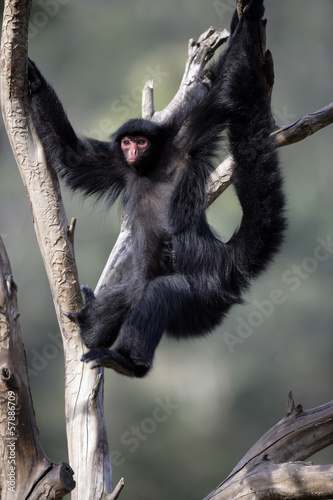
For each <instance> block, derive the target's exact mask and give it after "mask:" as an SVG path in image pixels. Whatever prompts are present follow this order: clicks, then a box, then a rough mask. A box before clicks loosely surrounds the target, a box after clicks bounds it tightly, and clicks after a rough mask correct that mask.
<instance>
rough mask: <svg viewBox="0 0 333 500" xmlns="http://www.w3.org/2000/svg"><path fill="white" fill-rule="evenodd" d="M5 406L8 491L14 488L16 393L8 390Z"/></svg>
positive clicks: (12, 490)
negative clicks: (6, 405)
mask: <svg viewBox="0 0 333 500" xmlns="http://www.w3.org/2000/svg"><path fill="white" fill-rule="evenodd" d="M7 404H8V407H7V434H6V436H5V449H6V453H7V464H8V468H7V470H6V486H7V489H8V491H11V492H13V493H15V490H16V442H17V432H16V423H17V422H16V394H15V392H14V391H8V402H7Z"/></svg>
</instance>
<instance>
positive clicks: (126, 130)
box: [112, 118, 163, 174]
mask: <svg viewBox="0 0 333 500" xmlns="http://www.w3.org/2000/svg"><path fill="white" fill-rule="evenodd" d="M162 136H163V129H162V127H161V126H159V125H157V124H156V123H153V122H151V121H149V120H144V119H142V118H138V119H134V120H129V121H127V122H126V123H124V125H122V126H121V127H120V128H119V129H118V130H117V131H116V132H115V133H114V134H113V136H112V140H113V142H114V143H117V144H119V147H120V150H121V154H122V155H123V157H124V159H125V161H126V162H127V163H128V165H129V166H130V167H131V168H132V169H133V170H135V171H136V172H137V173H139V174H143V173H144V172H146V171H147V170H149V169H150V168H152V167H153V166H154V163H155V162H156V160H157V159H158V154H159V151H160V149H161V145H162V140H163V139H162Z"/></svg>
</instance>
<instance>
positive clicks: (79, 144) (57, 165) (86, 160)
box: [28, 59, 126, 203]
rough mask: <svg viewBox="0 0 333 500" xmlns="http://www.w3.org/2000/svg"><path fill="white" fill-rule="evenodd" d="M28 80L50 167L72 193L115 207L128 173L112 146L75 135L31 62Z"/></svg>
mask: <svg viewBox="0 0 333 500" xmlns="http://www.w3.org/2000/svg"><path fill="white" fill-rule="evenodd" d="M28 78H29V88H30V105H31V112H32V116H33V121H34V125H35V128H36V131H37V133H38V136H39V138H40V139H41V141H42V144H43V147H44V150H45V154H46V158H47V161H48V164H49V165H50V166H51V168H54V170H55V171H56V172H57V173H58V174H59V175H60V176H61V177H62V178H63V179H64V180H65V182H66V184H67V185H68V186H69V187H70V188H71V189H74V190H76V189H80V190H82V191H83V192H84V193H85V194H87V195H90V194H98V196H99V197H103V196H107V198H108V200H109V201H110V203H113V202H114V201H115V199H116V198H117V197H118V195H119V194H120V192H121V190H122V189H123V188H124V185H125V182H126V169H125V168H124V166H123V164H122V162H121V160H120V159H119V158H118V157H117V153H116V152H115V151H114V150H113V149H112V146H111V143H109V142H102V141H97V140H94V139H89V138H79V137H78V136H77V135H76V133H75V132H74V130H73V127H72V126H71V124H70V122H69V120H68V118H67V116H66V113H65V111H64V109H63V106H62V104H61V102H60V100H59V99H58V97H57V95H56V93H55V91H54V89H53V88H52V87H51V85H49V84H48V83H47V81H46V80H45V78H44V77H43V75H42V74H41V72H40V71H39V69H38V68H37V66H36V65H35V63H33V62H32V61H31V60H30V59H29V61H28Z"/></svg>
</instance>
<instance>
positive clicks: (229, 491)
mask: <svg viewBox="0 0 333 500" xmlns="http://www.w3.org/2000/svg"><path fill="white" fill-rule="evenodd" d="M332 443H333V401H331V402H330V403H327V404H325V405H322V406H318V407H316V408H313V409H311V410H307V411H303V408H302V406H300V405H299V406H297V407H295V405H294V402H293V399H292V395H291V393H290V394H289V401H288V410H287V414H286V417H285V418H284V419H282V420H281V421H280V422H278V423H277V424H276V425H275V426H274V427H272V428H271V429H270V430H269V431H268V432H267V433H266V434H265V435H264V436H263V437H262V438H260V439H259V441H258V442H257V443H256V444H255V445H254V446H253V447H252V448H251V449H250V450H249V451H248V453H247V454H246V455H245V456H244V457H243V458H242V460H241V461H240V462H239V463H238V464H237V465H236V467H235V468H234V469H233V471H232V472H231V473H230V474H229V476H228V477H227V479H226V480H225V481H223V483H221V484H220V486H218V487H217V488H216V489H215V490H214V491H213V492H212V493H210V494H209V495H208V496H207V497H205V499H204V500H211V499H214V500H231V499H236V498H242V500H265V499H267V498H270V499H272V500H283V499H287V498H288V499H289V500H294V499H295V500H296V499H301V500H314V499H315V498H316V499H319V498H331V497H332V496H333V475H332V474H333V465H323V466H314V465H312V464H311V463H304V462H300V461H303V460H305V459H307V458H308V457H311V456H312V455H313V454H315V453H317V452H318V451H319V450H322V449H324V448H326V447H327V446H329V445H330V444H332Z"/></svg>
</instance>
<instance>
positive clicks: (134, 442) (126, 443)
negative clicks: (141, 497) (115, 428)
mask: <svg viewBox="0 0 333 500" xmlns="http://www.w3.org/2000/svg"><path fill="white" fill-rule="evenodd" d="M155 403H156V406H155V408H154V409H153V411H152V413H151V416H150V417H146V418H144V419H143V420H142V421H141V422H140V423H139V424H137V425H132V426H131V427H130V428H129V429H128V430H126V431H125V432H123V433H122V435H121V436H120V443H121V445H122V448H121V450H113V451H112V452H111V462H112V465H114V466H118V465H122V464H123V463H124V462H125V460H126V458H125V455H126V452H127V453H128V452H129V453H134V452H135V451H136V450H137V449H138V448H139V446H140V444H141V443H143V442H145V441H147V440H148V439H149V437H150V436H152V435H153V434H155V432H156V431H157V429H158V427H159V426H160V425H161V424H163V423H164V422H166V421H167V420H168V419H169V417H171V416H172V415H173V414H174V412H175V411H176V410H178V409H179V408H180V404H178V403H174V402H171V401H170V398H169V397H167V398H165V400H164V401H162V399H160V398H157V399H155Z"/></svg>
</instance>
